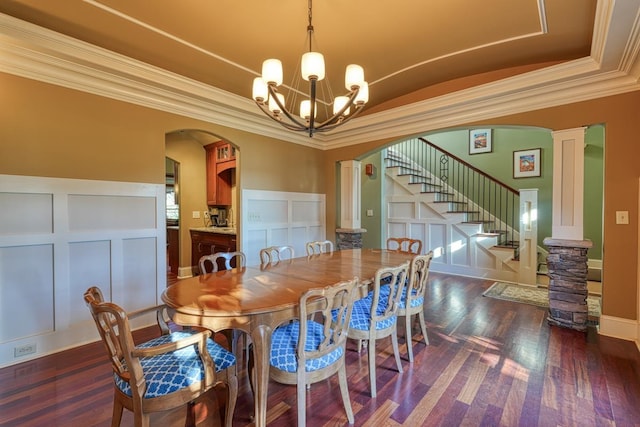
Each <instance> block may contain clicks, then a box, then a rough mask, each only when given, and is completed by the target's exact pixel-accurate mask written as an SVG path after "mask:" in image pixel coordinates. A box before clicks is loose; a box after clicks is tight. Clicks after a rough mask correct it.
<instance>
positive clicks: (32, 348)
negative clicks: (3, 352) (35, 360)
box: [13, 343, 36, 357]
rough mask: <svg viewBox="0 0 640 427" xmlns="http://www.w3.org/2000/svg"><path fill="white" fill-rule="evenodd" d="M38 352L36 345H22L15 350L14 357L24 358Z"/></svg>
mask: <svg viewBox="0 0 640 427" xmlns="http://www.w3.org/2000/svg"><path fill="white" fill-rule="evenodd" d="M35 352H36V343H30V344H25V345H21V346H20V347H14V348H13V357H22V356H26V355H28V354H33V353H35Z"/></svg>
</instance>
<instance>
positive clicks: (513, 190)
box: [418, 137, 520, 196]
mask: <svg viewBox="0 0 640 427" xmlns="http://www.w3.org/2000/svg"><path fill="white" fill-rule="evenodd" d="M418 139H419V140H420V141H422V142H424V143H425V144H427V145H428V146H430V147H433V148H435V149H436V150H438V151H441V152H442V153H444V154H446V155H447V156H449V157H451V158H452V159H454V160H456V161H458V162H460V163H462V164H463V165H464V166H465V167H467V168H469V169H471V170H472V171H474V172H476V173H477V174H479V175H482V176H484V177H485V178H487V179H489V180H491V181H493V182H495V183H497V184H500V185H501V186H502V187H504V188H506V189H507V190H509V191H510V192H512V193H514V194H517V195H518V196H519V195H520V190H516V189H515V188H513V187H511V186H509V185H507V184H505V183H504V182H502V181H500V180H499V179H496V178H494V177H492V176H491V175H489V174H487V173H485V172H483V171H481V170H480V169H478V168H476V167H475V166H473V165H471V164H469V163H467V162H466V161H464V160H463V159H461V158H460V157H458V156H456V155H455V154H452V153H450V152H448V151H447V150H445V149H443V148H442V147H438V146H437V145H435V144H434V143H432V142H430V141H427V140H426V139H424V138H422V137H418Z"/></svg>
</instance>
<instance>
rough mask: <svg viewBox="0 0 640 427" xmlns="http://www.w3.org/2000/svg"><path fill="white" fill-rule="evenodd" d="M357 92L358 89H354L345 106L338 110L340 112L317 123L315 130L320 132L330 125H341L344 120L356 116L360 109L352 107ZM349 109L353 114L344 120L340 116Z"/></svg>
mask: <svg viewBox="0 0 640 427" xmlns="http://www.w3.org/2000/svg"><path fill="white" fill-rule="evenodd" d="M359 90H360V89H355V90H353V91H351V94H350V95H349V99H348V100H347V102H345V105H344V106H343V107H342V108H341V109H340V111H338V112H336V113H335V114H334V115H333V116H331V117H329V118H328V119H327V120H325V121H324V122H322V123H319V124H318V126H316V130H320V129H322V128H324V127H327V126H330V125H332V124H342V123H344V122H345V121H346V119H348V118H350V117H351V116H352V115H353V114H356V112H358V111H359V110H361V109H362V108H357V106H356V105H354V101H355V99H356V96H358V92H359ZM350 107H354V108H355V111H354V112H353V114H350V115H349V117H347V118H346V119H345V118H344V117H343V116H342V113H344V112H345V111H346V110H347V109H348V108H350ZM336 122H337V123H336Z"/></svg>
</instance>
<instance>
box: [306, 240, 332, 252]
mask: <svg viewBox="0 0 640 427" xmlns="http://www.w3.org/2000/svg"><path fill="white" fill-rule="evenodd" d="M306 250H307V256H311V255H318V254H324V253H329V254H331V253H333V242H332V241H331V240H317V241H315V242H307V244H306Z"/></svg>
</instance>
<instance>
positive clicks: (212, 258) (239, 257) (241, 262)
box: [198, 251, 247, 274]
mask: <svg viewBox="0 0 640 427" xmlns="http://www.w3.org/2000/svg"><path fill="white" fill-rule="evenodd" d="M221 258H222V259H224V267H225V269H226V270H231V269H232V268H233V267H232V266H231V261H232V260H233V259H234V258H235V260H236V267H245V266H246V265H247V257H246V256H245V254H244V253H243V252H240V251H235V252H216V253H213V254H211V255H203V256H201V257H200V260H199V261H198V266H199V267H200V273H201V274H205V273H215V272H217V271H218V259H221ZM207 262H210V263H211V265H212V266H213V267H212V269H211V271H207V269H206V267H207Z"/></svg>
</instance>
